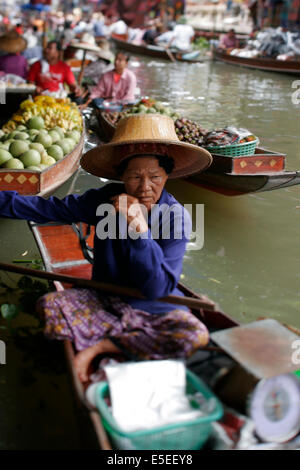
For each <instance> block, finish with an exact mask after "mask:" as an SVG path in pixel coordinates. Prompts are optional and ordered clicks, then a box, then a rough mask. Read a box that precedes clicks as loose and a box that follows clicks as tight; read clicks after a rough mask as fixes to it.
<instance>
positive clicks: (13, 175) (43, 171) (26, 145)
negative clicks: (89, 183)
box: [0, 96, 85, 196]
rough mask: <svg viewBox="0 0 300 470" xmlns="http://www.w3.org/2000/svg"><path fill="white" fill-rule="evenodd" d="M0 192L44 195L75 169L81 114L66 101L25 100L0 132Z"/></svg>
mask: <svg viewBox="0 0 300 470" xmlns="http://www.w3.org/2000/svg"><path fill="white" fill-rule="evenodd" d="M0 135H1V137H0V190H1V191H4V190H13V191H18V192H19V193H20V194H23V195H39V196H41V195H46V194H49V193H51V192H53V191H54V190H55V189H56V188H58V187H59V186H60V185H62V184H63V183H64V182H65V181H66V180H67V179H68V178H69V177H70V176H72V174H73V173H74V171H75V170H76V169H77V168H78V167H79V161H80V157H81V154H82V150H83V145H84V138H85V136H84V126H83V121H82V117H81V114H80V112H79V110H78V108H77V106H76V105H75V104H74V103H71V102H70V101H69V100H68V99H55V98H52V97H48V96H37V97H36V98H34V101H31V100H26V101H23V102H22V103H21V105H20V108H19V110H18V111H17V112H16V113H15V114H13V116H12V117H11V119H10V120H9V121H8V122H7V123H6V124H4V125H3V127H2V130H1V131H0Z"/></svg>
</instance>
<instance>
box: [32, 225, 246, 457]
mask: <svg viewBox="0 0 300 470" xmlns="http://www.w3.org/2000/svg"><path fill="white" fill-rule="evenodd" d="M30 227H31V230H32V232H33V235H34V238H35V240H36V242H37V245H38V248H39V250H40V253H41V256H42V259H43V262H44V265H45V268H46V270H47V271H52V272H55V273H60V274H67V275H73V276H77V277H81V278H90V277H91V271H92V265H91V264H90V263H89V262H88V261H87V260H85V259H84V257H83V254H82V250H81V247H80V244H79V239H78V237H77V234H76V233H75V231H74V230H73V228H72V227H71V226H70V225H63V224H54V223H53V224H47V225H39V224H35V223H32V222H30ZM85 230H86V226H85V229H84V234H86V231H85ZM93 235H94V231H93V230H92V231H91V234H90V235H89V236H88V237H87V243H88V245H89V246H92V244H93ZM57 240H59V244H58V243H57ZM54 284H55V288H56V289H57V290H63V289H64V287H66V286H64V285H62V284H61V283H59V282H56V281H55V282H54ZM68 287H69V286H68ZM180 288H181V290H182V291H183V292H184V294H185V295H186V296H189V297H192V298H199V299H200V298H201V297H200V296H199V295H197V294H195V293H194V292H192V291H191V290H189V289H188V288H186V287H184V286H182V285H180ZM193 313H194V314H195V315H196V316H197V317H199V318H201V320H202V321H204V322H205V324H206V325H207V327H208V328H209V329H213V330H217V329H225V328H231V327H233V326H237V325H238V323H237V322H236V321H235V320H233V319H232V318H230V317H229V316H227V315H226V314H224V313H222V312H219V311H217V310H210V311H205V310H201V311H200V310H198V311H193ZM64 350H65V354H66V359H67V364H68V368H69V372H70V376H71V381H72V384H73V387H74V390H75V396H76V402H77V404H79V410H80V412H81V414H83V415H85V417H86V416H88V417H89V420H90V422H91V423H92V426H93V429H94V433H95V436H96V440H97V443H98V444H97V445H98V447H99V448H100V449H103V450H109V449H112V445H111V443H110V440H109V438H108V435H107V434H106V432H105V430H104V428H103V425H102V422H101V417H100V415H99V413H98V411H97V410H96V409H95V408H93V407H91V405H90V404H89V403H88V402H87V400H86V398H85V387H84V385H83V384H82V383H81V382H80V380H79V378H78V376H77V373H76V370H75V368H74V357H75V351H74V348H73V345H72V344H71V342H70V341H64ZM205 354H214V353H208V352H205Z"/></svg>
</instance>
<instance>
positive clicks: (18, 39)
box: [0, 31, 28, 78]
mask: <svg viewBox="0 0 300 470" xmlns="http://www.w3.org/2000/svg"><path fill="white" fill-rule="evenodd" d="M26 47H27V42H26V40H25V39H24V38H23V37H22V36H20V35H19V34H18V33H17V32H16V31H10V32H9V33H7V34H5V35H4V36H1V37H0V50H2V51H4V52H5V53H6V54H4V55H2V56H0V71H2V72H5V73H11V74H14V75H18V76H19V77H22V78H26V77H27V68H28V65H27V60H26V59H25V57H23V56H22V55H21V52H23V51H24V50H25V49H26Z"/></svg>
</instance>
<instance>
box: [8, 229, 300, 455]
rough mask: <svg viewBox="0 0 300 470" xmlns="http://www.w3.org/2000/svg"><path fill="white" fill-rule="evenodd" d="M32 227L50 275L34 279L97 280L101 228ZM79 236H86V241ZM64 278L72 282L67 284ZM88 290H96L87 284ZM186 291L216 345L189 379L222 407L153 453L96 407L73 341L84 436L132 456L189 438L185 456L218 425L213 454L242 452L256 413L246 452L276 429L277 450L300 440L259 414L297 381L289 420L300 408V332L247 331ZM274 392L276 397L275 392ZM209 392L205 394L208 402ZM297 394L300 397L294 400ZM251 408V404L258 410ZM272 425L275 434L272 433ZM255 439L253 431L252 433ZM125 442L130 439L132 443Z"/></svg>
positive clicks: (259, 327)
mask: <svg viewBox="0 0 300 470" xmlns="http://www.w3.org/2000/svg"><path fill="white" fill-rule="evenodd" d="M29 224H30V227H31V230H32V232H33V235H34V238H35V240H36V243H37V246H38V248H39V250H40V253H41V256H42V259H43V262H44V266H45V268H46V271H47V272H43V271H33V270H30V273H29V272H28V274H29V275H31V276H34V275H37V277H44V278H45V279H50V277H53V280H54V285H55V288H56V289H57V290H63V289H64V288H67V287H70V286H72V283H73V285H75V286H76V285H80V284H79V283H80V280H82V281H81V282H89V281H87V279H90V278H91V272H92V264H91V261H92V250H93V248H92V247H93V237H94V228H90V227H88V226H87V225H85V224H81V225H80V226H76V228H73V227H72V226H71V225H63V224H56V223H52V224H47V225H39V224H36V223H29ZM78 233H79V234H80V236H79V237H78ZM58 239H59V240H60V243H59V244H58V243H57V240H58ZM83 249H84V250H87V252H88V256H87V258H86V259H85V257H84V255H83V251H82V250H83ZM88 259H89V260H88ZM6 266H11V265H3V264H2V265H1V269H6ZM14 270H19V271H15V272H21V271H22V272H23V271H24V268H20V267H15V266H12V271H14ZM60 276H64V277H61V278H60ZM70 276H74V277H73V278H72V277H70ZM73 279H74V281H73ZM75 281H76V283H77V284H76V283H75ZM82 286H83V285H82ZM85 287H88V286H87V285H85ZM94 287H95V286H94ZM101 288H102V287H101ZM115 288H116V289H117V288H118V286H115ZM179 288H180V289H181V290H182V291H183V293H184V294H185V300H186V301H187V302H191V305H190V307H191V308H192V312H193V314H194V315H195V316H196V317H197V318H199V319H201V321H202V322H204V323H205V324H206V326H207V327H208V329H209V330H210V332H211V341H210V343H209V344H208V345H207V346H205V347H203V348H201V349H199V350H198V352H197V353H195V354H194V355H193V356H192V357H191V358H190V359H188V360H187V362H186V367H187V370H188V372H187V384H188V387H189V385H190V384H189V377H191V372H192V373H193V374H194V377H195V376H196V378H195V379H194V380H196V382H197V381H199V380H200V381H201V382H202V384H205V385H204V389H202V393H204V391H203V390H205V389H206V392H205V393H207V394H208V396H210V397H213V396H214V395H215V397H217V399H216V401H214V407H213V409H210V411H209V413H210V414H209V416H207V415H206V416H205V419H204V422H205V425H203V424H204V423H203V424H200V426H199V428H198V427H193V426H194V424H192V425H191V427H189V426H184V424H181V425H180V426H178V425H177V429H173V430H172V433H171V435H168V432H167V437H165V435H164V433H163V432H161V433H160V434H159V435H156V436H155V437H156V446H157V447H156V446H155V447H152V446H151V444H152V443H153V442H154V441H152V440H147V438H145V437H147V433H146V435H145V436H144V439H140V437H141V435H140V434H139V433H137V434H138V435H139V439H138V440H135V439H134V437H133V436H134V435H135V433H127V434H126V433H122V432H120V430H119V429H118V428H117V427H116V425H115V423H114V422H113V420H112V418H111V417H110V416H109V415H110V411H109V410H108V408H107V405H105V403H103V401H102V402H101V405H102V406H100V404H99V400H96V402H97V403H96V405H97V406H95V405H92V404H91V401H90V398H91V396H90V395H89V392H87V389H88V387H89V385H90V383H88V384H86V383H85V384H83V383H81V382H80V380H79V378H78V375H77V373H76V369H75V365H74V358H75V355H76V352H75V350H74V347H73V345H72V343H71V342H70V341H64V350H65V355H66V360H67V364H68V368H69V373H70V376H71V381H72V385H73V388H74V393H75V397H76V402H77V404H78V406H79V409H78V411H79V412H80V418H81V419H82V423H84V424H83V426H85V427H86V425H87V419H86V418H89V421H90V428H92V429H93V433H92V434H90V433H88V432H87V431H86V429H85V428H84V435H85V437H86V436H88V442H86V445H87V446H88V447H89V448H91V446H93V448H98V449H99V448H100V449H103V450H111V449H118V448H123V449H126V450H129V449H139V450H141V449H151V450H155V449H164V450H167V449H173V448H174V439H175V440H176V439H177V441H178V436H181V438H184V439H181V441H180V442H179V443H178V445H177V447H176V448H178V449H185V450H191V449H200V448H201V447H202V446H203V445H204V444H205V442H206V441H207V440H208V439H209V436H210V435H211V432H212V427H211V423H212V421H216V420H218V424H217V431H216V427H215V428H214V437H213V439H212V440H208V441H207V443H206V444H205V445H206V448H214V445H215V444H216V439H217V440H218V439H219V442H218V443H217V448H220V446H225V447H224V448H235V446H236V445H238V444H239V439H240V438H242V433H241V430H242V428H243V426H245V427H247V426H249V421H247V419H248V418H247V417H246V415H247V414H250V416H251V418H252V420H253V422H254V427H255V429H256V430H257V431H259V432H258V434H259V436H260V440H258V439H257V437H255V436H254V435H253V437H251V439H250V441H249V438H248V440H247V439H246V443H245V442H243V445H244V446H245V445H246V444H247V445H248V446H250V445H251V444H252V445H253V444H257V445H258V446H261V445H264V444H262V443H261V442H262V441H267V443H268V442H273V438H272V437H270V431H272V432H271V435H272V436H274V434H272V433H273V432H274V433H275V434H276V435H277V437H276V439H274V441H275V442H273V445H282V444H278V443H283V442H285V441H287V440H288V439H291V438H293V437H295V436H296V435H297V434H298V433H299V432H300V422H298V423H294V422H292V423H290V426H289V427H290V434H289V437H288V438H287V434H286V432H285V431H284V432H283V431H282V426H281V420H282V419H283V416H281V415H280V419H276V420H274V419H272V417H270V416H269V417H268V416H266V419H267V421H270V423H268V424H269V425H268V426H264V427H263V426H262V420H261V419H260V416H261V413H260V415H259V416H258V417H257V416H256V409H257V408H258V407H260V405H261V404H260V403H259V398H258V395H259V394H260V393H261V392H262V388H263V389H264V387H267V390H264V391H269V393H268V394H266V397H265V405H264V406H265V407H266V403H268V406H270V407H272V403H273V401H272V393H273V392H274V390H275V389H274V387H275V388H276V386H280V387H284V388H286V387H285V386H286V385H288V384H287V383H286V382H291V385H292V382H293V384H294V388H295V391H294V393H292V394H290V390H289V391H288V395H289V396H288V397H287V398H288V400H290V401H288V402H287V403H285V404H284V403H282V412H283V415H285V414H286V412H287V409H289V408H290V406H291V403H300V383H299V386H298V389H297V383H298V382H297V381H298V380H299V379H297V378H296V376H294V373H295V374H297V371H296V369H297V366H296V365H291V360H290V355H288V356H287V354H286V351H287V350H288V351H289V350H290V344H292V341H295V340H298V338H299V334H300V333H299V330H297V329H296V328H293V327H290V326H288V325H281V324H280V323H279V322H277V321H275V320H272V319H265V318H263V319H260V320H259V321H256V322H253V323H250V324H247V325H239V323H238V322H237V321H236V320H234V319H232V318H231V317H229V316H228V315H226V314H225V313H223V312H221V311H219V310H218V308H217V306H216V304H215V303H214V302H213V301H211V300H210V299H208V298H207V297H203V296H201V295H198V294H196V293H195V292H193V291H191V290H190V289H188V288H186V287H185V286H183V285H181V284H180V285H179ZM111 292H113V291H111ZM249 344H250V346H249ZM262 348H263V350H264V359H263V361H262V356H261V350H262ZM295 371H296V372H295ZM90 372H92V371H90ZM193 374H192V375H193ZM275 376H276V377H275ZM274 377H275V381H276V383H275V384H274V383H273V381H274ZM287 377H288V379H287ZM299 378H300V377H299ZM262 379H263V380H262ZM241 382H242V383H243V387H242V388H240V386H239V385H240V383H241ZM266 384H267V385H266ZM295 385H296V387H295ZM99 387H100V388H101V389H102V387H103V382H101V384H100V386H97V393H98V390H99ZM106 390H107V386H106ZM188 390H189V393H195V389H194V390H193V391H192V392H191V389H190V388H188ZM196 390H197V389H196ZM270 391H272V393H271V392H270ZM205 393H204V396H206V397H207V395H205ZM200 394H201V393H200ZM198 395H199V394H198ZM291 395H295V396H294V397H292V396H291ZM249 397H250V399H249ZM214 400H215V398H214ZM220 401H221V402H222V403H223V404H225V408H224V415H223V418H222V412H221V410H220V406H221V405H220ZM218 403H219V405H218V406H217V408H218V409H216V404H218ZM249 403H250V405H251V406H250V407H249ZM226 406H228V407H230V409H228V408H226ZM103 407H104V408H105V409H103ZM294 408H295V409H294V412H295V413H298V412H299V410H297V409H296V408H297V407H296V406H294ZM298 408H299V406H298ZM291 411H292V410H291ZM261 412H262V413H263V410H261ZM241 413H242V414H241ZM210 417H211V419H210ZM212 417H214V418H212ZM91 424H92V426H91ZM270 426H271V428H272V429H270ZM252 428H253V424H251V429H252ZM161 429H162V428H160V430H161ZM177 430H178V433H179V434H178V435H177ZM189 430H193V431H197V433H200V434H202V435H201V436H200V441H199V442H200V444H199V447H195V438H194V437H193V438H192V439H191V436H192V435H193V436H195V432H192V434H191V433H189ZM248 433H249V431H248V432H247V434H248ZM125 436H126V439H125V440H124V437H125ZM152 436H153V435H152ZM160 436H161V437H162V438H163V441H162V442H159V438H160ZM216 436H217V437H216ZM222 436H223V437H222ZM224 436H225V437H224ZM183 442H184V444H183ZM189 442H192V444H189ZM266 445H268V444H266ZM283 445H291V446H294V447H295V446H297V445H299V444H298V441H297V438H296V440H295V443H294V441H292V443H287V444H283ZM94 446H95V447H94ZM190 446H191V447H190ZM210 446H211V447H210ZM226 446H227V447H226ZM221 448H222V447H221ZM237 448H239V447H237ZM244 448H246V447H244Z"/></svg>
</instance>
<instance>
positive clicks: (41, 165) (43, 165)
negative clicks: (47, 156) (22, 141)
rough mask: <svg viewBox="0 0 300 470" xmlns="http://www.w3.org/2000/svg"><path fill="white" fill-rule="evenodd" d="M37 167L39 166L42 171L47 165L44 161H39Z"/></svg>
mask: <svg viewBox="0 0 300 470" xmlns="http://www.w3.org/2000/svg"><path fill="white" fill-rule="evenodd" d="M38 167H39V169H40V170H42V171H43V170H45V169H46V168H48V167H47V165H45V164H44V163H40V164H39V165H38Z"/></svg>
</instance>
